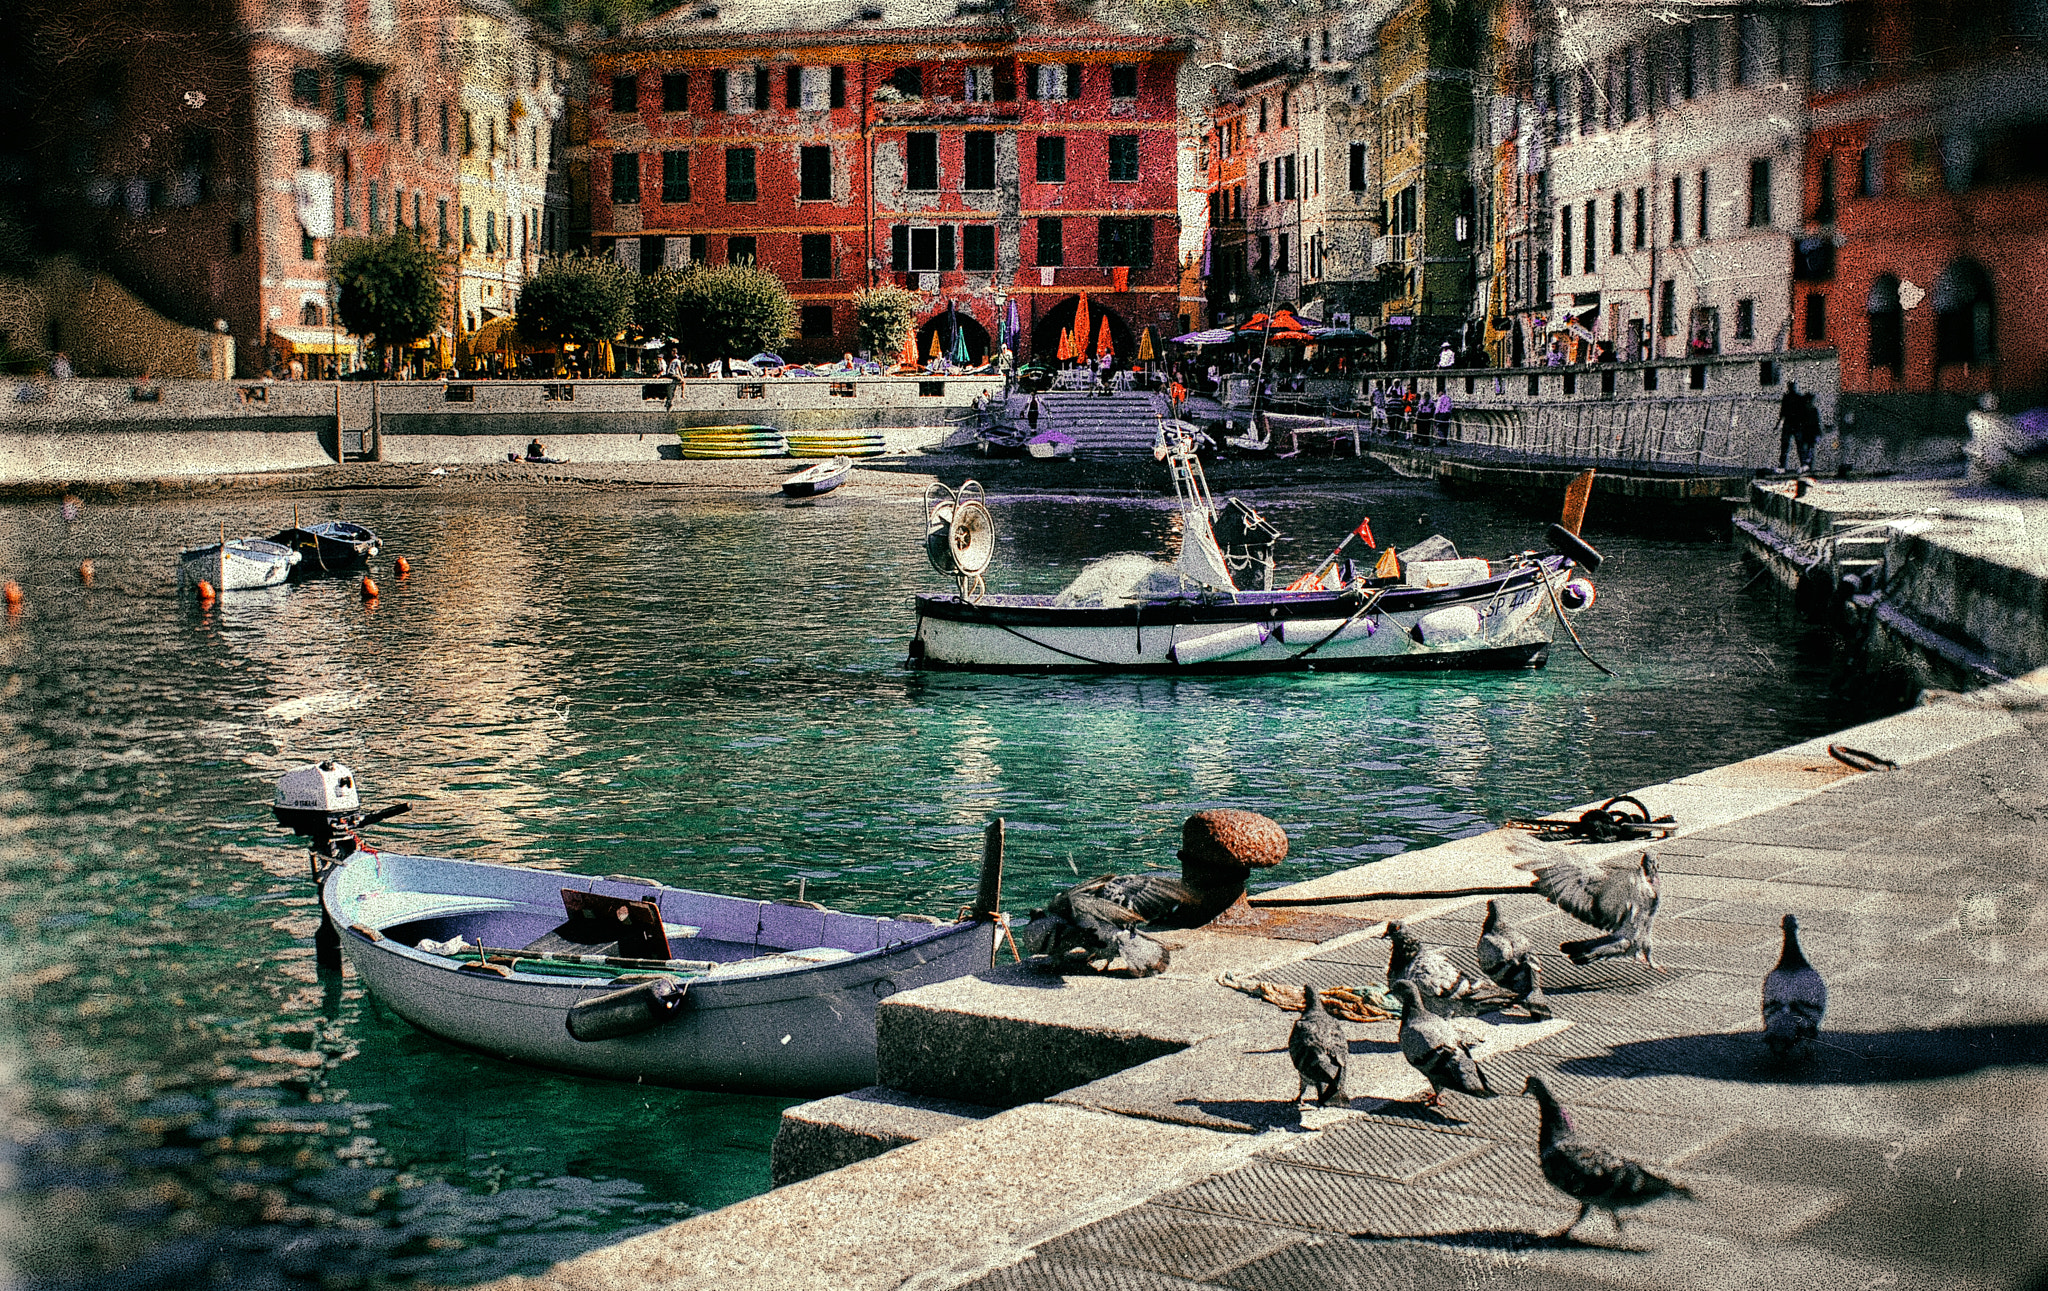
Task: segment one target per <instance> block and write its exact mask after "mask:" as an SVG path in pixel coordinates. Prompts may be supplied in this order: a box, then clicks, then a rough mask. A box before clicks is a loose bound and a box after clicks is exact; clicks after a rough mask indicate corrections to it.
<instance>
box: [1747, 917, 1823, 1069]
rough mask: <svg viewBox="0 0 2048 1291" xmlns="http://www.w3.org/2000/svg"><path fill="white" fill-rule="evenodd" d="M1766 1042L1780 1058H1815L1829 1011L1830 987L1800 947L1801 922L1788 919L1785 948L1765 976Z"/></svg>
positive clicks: (1786, 919)
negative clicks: (1798, 1056) (1814, 1052)
mask: <svg viewBox="0 0 2048 1291" xmlns="http://www.w3.org/2000/svg"><path fill="white" fill-rule="evenodd" d="M1763 1007H1764V1043H1765V1044H1767V1045H1769V1046H1770V1047H1771V1052H1772V1053H1773V1054H1775V1055H1776V1056H1778V1057H1779V1058H1790V1057H1793V1056H1795V1055H1811V1054H1812V1052H1813V1042H1814V1037H1815V1036H1817V1035H1819V1034H1820V1020H1821V1019H1822V1018H1823V1017H1825V1016H1826V1015H1827V1011H1828V984H1827V983H1826V982H1824V981H1822V980H1821V975H1820V973H1819V972H1817V971H1816V970H1815V969H1814V967H1813V965H1812V964H1809V963H1807V962H1806V952H1805V951H1803V950H1801V949H1800V948H1799V920H1798V919H1797V918H1796V917H1795V916H1793V915H1789V914H1788V915H1786V916H1785V948H1784V949H1783V950H1781V951H1779V952H1778V966H1777V967H1776V968H1773V969H1772V970H1771V971H1770V972H1768V973H1765V974H1764V997H1763Z"/></svg>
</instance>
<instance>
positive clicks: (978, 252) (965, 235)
mask: <svg viewBox="0 0 2048 1291" xmlns="http://www.w3.org/2000/svg"><path fill="white" fill-rule="evenodd" d="M960 236H961V246H960V267H961V268H962V269H965V270H966V271H967V272H969V273H994V272H995V268H996V226H995V225H993V224H969V225H965V226H963V227H962V228H961V230H960Z"/></svg>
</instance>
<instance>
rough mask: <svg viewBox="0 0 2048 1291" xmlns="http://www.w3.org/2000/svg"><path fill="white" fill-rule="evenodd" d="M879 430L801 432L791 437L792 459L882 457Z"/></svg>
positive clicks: (790, 449) (790, 452)
mask: <svg viewBox="0 0 2048 1291" xmlns="http://www.w3.org/2000/svg"><path fill="white" fill-rule="evenodd" d="M882 449H883V444H882V432H881V431H879V430H800V431H795V432H793V433H791V435H790V436H789V455H790V456H791V457H880V456H881V455H882Z"/></svg>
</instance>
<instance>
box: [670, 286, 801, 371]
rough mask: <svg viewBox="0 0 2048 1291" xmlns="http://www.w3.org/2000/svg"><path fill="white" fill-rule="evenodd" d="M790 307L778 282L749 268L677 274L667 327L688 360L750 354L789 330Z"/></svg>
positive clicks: (780, 338) (792, 324)
mask: <svg viewBox="0 0 2048 1291" xmlns="http://www.w3.org/2000/svg"><path fill="white" fill-rule="evenodd" d="M795 325H796V303H795V302H794V301H792V300H791V299H790V298H789V292H788V291H786V290H785V289H784V288H783V286H782V280H781V279H779V278H777V277H776V276H775V275H774V274H772V273H770V272H768V271H767V270H766V269H763V268H761V267H760V266H758V265H751V264H726V265H719V266H717V267H715V268H709V269H703V268H699V269H693V270H691V271H689V272H688V273H686V274H684V275H682V279H681V282H680V284H679V291H678V294H677V299H676V307H675V319H674V325H673V326H672V327H671V328H670V329H669V330H670V331H671V333H672V334H673V335H675V336H676V337H677V338H678V339H680V340H681V342H682V344H683V346H684V347H685V348H686V349H687V350H688V352H689V354H690V357H691V358H693V359H699V360H706V359H714V358H724V357H728V356H730V355H735V354H739V355H746V354H752V353H754V352H755V351H757V350H765V349H769V348H771V347H773V346H776V345H780V344H781V343H782V341H783V339H784V338H785V337H787V336H789V335H790V334H791V333H792V332H793V331H795Z"/></svg>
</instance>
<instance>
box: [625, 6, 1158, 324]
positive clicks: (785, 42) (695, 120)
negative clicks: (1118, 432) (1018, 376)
mask: <svg viewBox="0 0 2048 1291" xmlns="http://www.w3.org/2000/svg"><path fill="white" fill-rule="evenodd" d="M1183 57H1184V50H1183V48H1182V46H1181V45H1180V44H1179V43H1178V42H1177V41H1176V40H1174V39H1172V38H1169V37H1165V36H1159V35H1150V34H1143V33H1137V34H1134V33H1132V32H1130V31H1127V30H1124V29H1119V28H1111V27H1108V26H1104V25H1100V24H1096V23H1093V22H1091V21H1087V20H1070V19H1066V18H1058V17H1054V16H1052V15H1050V14H1047V13H1035V14H1033V13H1027V14H1024V15H1020V16H1016V17H1014V18H1013V16H1012V14H1011V13H1010V12H1009V11H999V10H996V9H995V8H993V7H991V6H985V5H983V4H981V3H979V2H978V0H963V2H962V3H959V4H957V5H945V6H926V7H924V8H920V9H917V10H901V9H889V10H884V9H883V8H882V7H880V6H877V5H871V4H834V5H823V6H816V7H813V8H811V9H809V10H806V11H804V12H802V13H792V11H790V10H789V9H787V8H785V7H783V6H780V5H776V4H769V3H766V2H765V0H754V2H753V3H744V4H723V5H705V6H702V7H700V8H694V9H685V10H679V11H677V12H676V13H674V14H671V15H668V16H666V17H664V18H661V19H657V20H654V21H652V22H649V23H646V24H642V25H641V26H638V27H635V28H633V29H631V30H629V31H628V32H626V33H625V34H624V35H623V36H622V37H621V38H619V39H617V40H613V41H609V42H606V43H605V44H603V45H602V46H600V47H599V48H598V49H597V50H596V51H595V52H594V54H593V57H592V60H591V66H590V78H591V87H592V91H591V97H590V107H589V122H590V143H589V166H590V174H591V240H592V242H593V244H594V245H595V246H596V247H598V248H600V249H602V250H606V251H609V252H610V253H611V254H614V255H617V256H619V257H620V258H621V259H622V260H623V261H625V262H626V263H627V264H629V265H632V266H634V267H636V268H638V269H640V270H641V271H643V272H651V271H653V270H654V269H655V268H657V267H659V266H661V265H679V264H684V263H691V262H697V261H710V262H714V263H723V262H731V261H752V262H755V263H758V264H760V265H762V266H763V267H765V268H768V269H770V270H771V271H773V272H774V273H775V274H776V276H777V277H779V278H781V279H782V281H783V282H784V283H785V284H786V285H787V286H788V288H789V290H790V293H791V295H792V296H793V297H794V298H795V300H796V303H797V307H798V318H799V333H800V334H799V336H798V337H797V338H795V339H794V340H792V341H791V342H790V344H789V345H788V346H786V347H785V354H787V355H789V356H791V357H794V356H797V355H801V356H805V357H831V356H837V355H838V354H840V353H841V352H843V351H847V350H853V349H856V348H858V347H857V344H856V341H855V328H854V320H853V302H854V298H855V297H856V295H857V294H858V293H859V292H861V291H863V290H865V289H867V288H868V287H871V286H875V285H879V284H881V283H884V282H895V283H898V284H901V285H903V286H905V287H908V288H909V289H911V290H913V291H916V292H917V293H919V296H920V308H919V312H918V333H917V343H918V347H919V354H920V355H921V356H922V355H924V354H926V353H927V352H928V351H929V350H930V348H931V342H932V337H933V333H934V331H935V330H937V329H940V328H942V327H943V328H945V329H947V331H946V336H945V339H944V344H943V348H946V349H948V350H949V351H950V349H951V348H952V340H951V331H950V329H951V327H952V326H953V325H954V323H955V322H957V324H958V326H959V327H960V329H961V333H962V335H963V337H964V340H965V348H966V349H967V351H968V353H969V355H970V357H974V358H979V357H981V356H984V355H986V354H988V353H989V352H991V350H992V348H993V346H994V343H995V339H996V337H997V336H998V335H999V334H1000V329H1001V326H1002V324H1003V322H1004V320H1006V319H1007V318H1008V316H1009V315H1010V313H1011V312H1012V311H1013V310H1014V312H1015V315H1016V322H1017V328H1018V335H1019V337H1020V340H1019V342H1018V345H1019V358H1020V359H1021V358H1022V357H1023V356H1024V355H1025V354H1029V353H1037V354H1040V355H1043V356H1046V357H1050V356H1051V355H1052V354H1053V353H1054V352H1055V350H1056V348H1057V346H1058V342H1059V336H1060V333H1061V331H1062V330H1063V329H1064V328H1067V327H1070V326H1071V325H1072V322H1073V319H1074V315H1075V312H1076V305H1077V303H1078V297H1079V296H1080V295H1081V294H1082V293H1085V294H1086V295H1087V297H1088V302H1089V312H1090V316H1091V318H1093V319H1096V320H1103V319H1107V320H1108V323H1109V327H1110V332H1111V337H1112V341H1113V343H1114V345H1115V347H1116V350H1117V353H1118V354H1120V355H1122V356H1124V357H1125V358H1127V359H1128V358H1129V357H1130V356H1131V355H1132V354H1133V353H1134V350H1135V344H1136V339H1137V333H1138V332H1139V330H1141V329H1143V328H1145V327H1155V328H1161V329H1164V328H1168V327H1171V326H1173V325H1174V323H1175V321H1176V319H1177V316H1178V315H1179V313H1180V312H1181V310H1180V307H1179V306H1180V302H1179V299H1178V297H1179V294H1180V275H1179V268H1180V259H1179V254H1178V248H1179V242H1180V219H1179V200H1180V197H1179V190H1180V184H1179V177H1178V169H1179V159H1178V115H1177V111H1176V82H1177V77H1178V76H1179V73H1180V69H1181V65H1182V61H1183ZM1100 325H1101V324H1100V322H1099V321H1098V322H1097V323H1096V325H1095V326H1097V327H1099V326H1100ZM1162 334H1163V333H1162ZM1093 339H1094V338H1090V340H1091V348H1092V343H1093ZM880 357H883V358H887V357H891V356H880Z"/></svg>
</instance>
